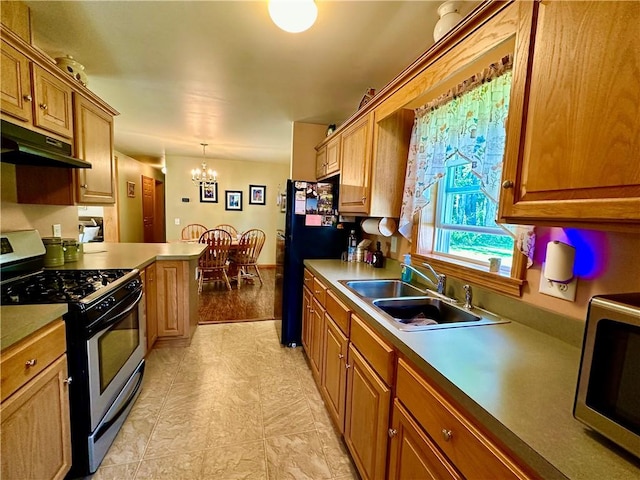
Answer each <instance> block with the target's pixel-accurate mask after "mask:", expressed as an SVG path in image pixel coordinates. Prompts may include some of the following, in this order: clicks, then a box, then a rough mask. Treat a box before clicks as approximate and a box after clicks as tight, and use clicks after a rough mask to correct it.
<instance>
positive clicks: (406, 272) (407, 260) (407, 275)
mask: <svg viewBox="0 0 640 480" xmlns="http://www.w3.org/2000/svg"><path fill="white" fill-rule="evenodd" d="M403 263H404V264H405V265H411V254H410V253H405V255H404V261H403ZM411 278H413V272H412V271H411V270H410V269H409V268H406V267H402V281H403V282H407V283H409V282H411Z"/></svg>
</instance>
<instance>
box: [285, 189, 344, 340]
mask: <svg viewBox="0 0 640 480" xmlns="http://www.w3.org/2000/svg"><path fill="white" fill-rule="evenodd" d="M337 205H338V184H337V182H336V180H333V181H332V180H328V181H326V182H305V181H296V180H288V181H287V193H286V203H285V201H284V199H283V204H282V208H285V206H286V209H285V211H284V213H285V216H286V219H285V231H284V235H283V232H280V234H279V235H280V238H279V240H278V242H277V245H279V247H278V249H279V252H277V255H276V288H275V306H274V307H275V308H274V310H275V315H276V318H278V316H281V317H282V327H281V335H280V337H281V338H280V341H281V343H282V344H283V345H288V346H291V347H293V346H296V345H300V344H301V337H302V285H303V272H304V260H305V259H322V258H340V255H341V254H342V252H343V251H345V250H346V249H347V238H348V236H349V230H350V229H355V224H353V223H344V222H342V223H341V222H338V220H339V217H338V215H337ZM283 249H284V251H282V250H283Z"/></svg>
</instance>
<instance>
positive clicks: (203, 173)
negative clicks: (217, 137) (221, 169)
mask: <svg viewBox="0 0 640 480" xmlns="http://www.w3.org/2000/svg"><path fill="white" fill-rule="evenodd" d="M200 145H202V169H199V168H194V169H193V170H191V181H192V182H193V184H194V185H197V186H200V185H202V186H204V187H205V188H206V187H212V186H213V185H215V184H216V183H217V182H218V173H217V172H216V171H215V170H211V169H210V168H209V169H207V161H206V153H205V149H206V148H207V145H208V143H201V144H200Z"/></svg>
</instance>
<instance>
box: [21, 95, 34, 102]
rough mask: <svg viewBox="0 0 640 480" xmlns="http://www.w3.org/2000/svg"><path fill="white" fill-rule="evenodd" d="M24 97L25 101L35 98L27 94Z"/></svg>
mask: <svg viewBox="0 0 640 480" xmlns="http://www.w3.org/2000/svg"><path fill="white" fill-rule="evenodd" d="M22 98H24V101H25V102H30V101H31V100H33V97H32V96H31V95H25V96H24V97H22Z"/></svg>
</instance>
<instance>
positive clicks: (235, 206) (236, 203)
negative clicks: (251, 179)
mask: <svg viewBox="0 0 640 480" xmlns="http://www.w3.org/2000/svg"><path fill="white" fill-rule="evenodd" d="M224 193H225V204H224V209H225V210H238V211H242V192H241V191H240V190H225V191H224Z"/></svg>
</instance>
